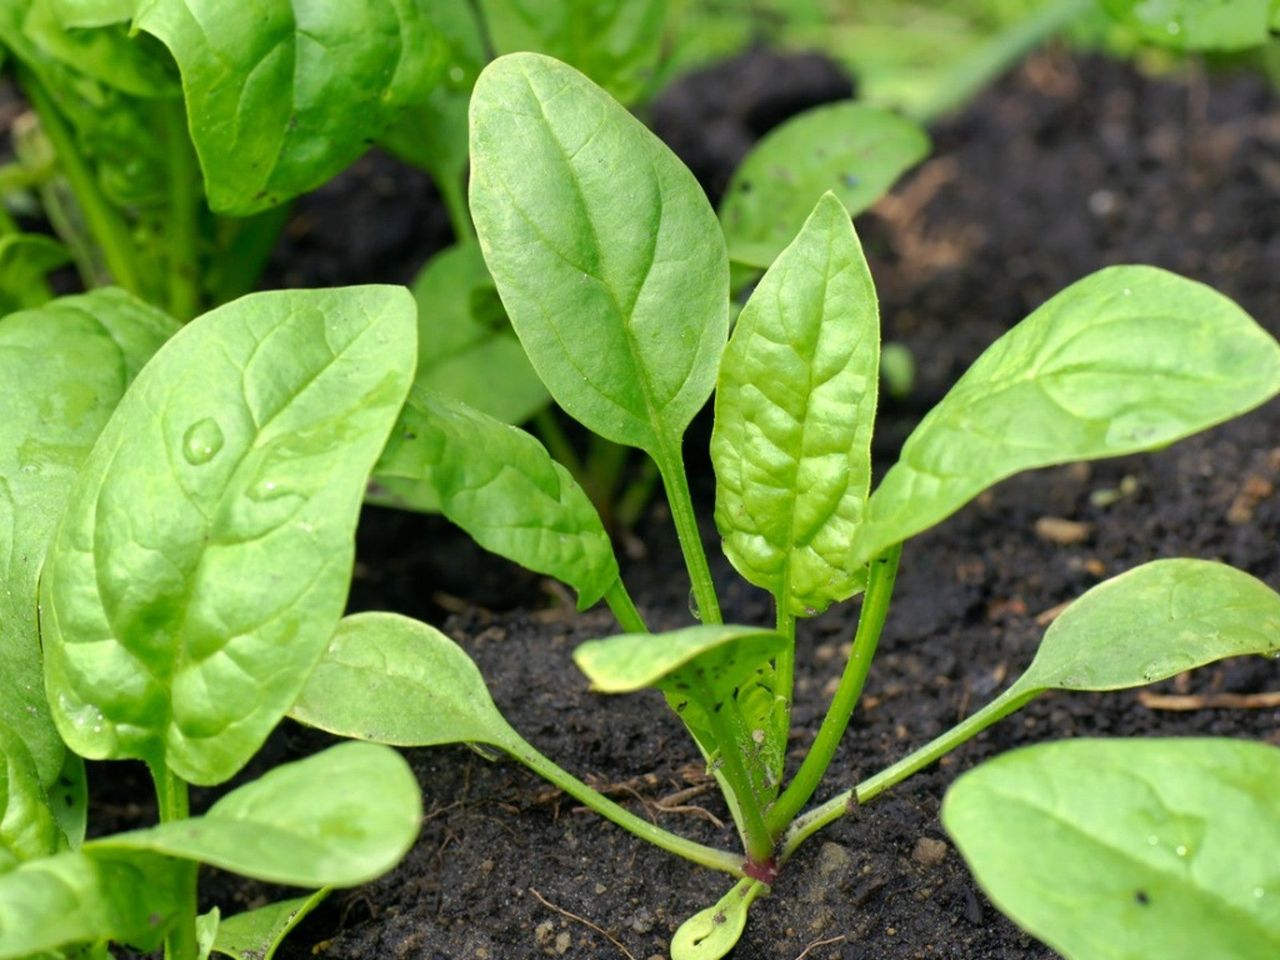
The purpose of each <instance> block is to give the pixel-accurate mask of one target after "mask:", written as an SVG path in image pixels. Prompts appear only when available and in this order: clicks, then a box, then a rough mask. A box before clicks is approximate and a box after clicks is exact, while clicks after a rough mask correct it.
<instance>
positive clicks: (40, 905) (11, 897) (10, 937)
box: [0, 851, 186, 960]
mask: <svg viewBox="0 0 1280 960" xmlns="http://www.w3.org/2000/svg"><path fill="white" fill-rule="evenodd" d="M185 869H186V867H185V866H184V865H181V864H180V863H179V862H178V861H175V860H170V859H168V858H167V857H155V856H137V855H133V854H128V853H125V854H119V855H110V854H105V853H104V854H103V855H100V856H91V855H89V854H86V853H83V852H70V851H68V852H66V853H60V854H57V855H56V856H52V857H44V858H42V859H40V860H31V861H28V862H27V863H24V864H22V865H21V866H19V867H16V868H14V869H13V870H10V871H9V872H8V873H4V874H0V958H3V960H28V958H30V957H31V955H32V954H40V953H41V952H42V951H46V950H56V949H58V948H59V947H68V946H73V945H76V944H87V943H95V942H99V941H106V940H115V941H118V942H121V943H127V944H129V945H131V946H134V947H137V948H138V949H140V950H142V951H150V950H154V949H156V948H157V947H159V946H160V942H161V941H162V940H163V939H164V935H165V932H166V931H167V929H168V927H169V923H170V922H171V920H172V918H173V917H174V916H175V915H176V914H177V913H178V911H179V910H181V909H182V907H183V891H184V890H185V889H186V885H185V884H184V883H183V882H182V877H183V873H182V871H183V870H185Z"/></svg>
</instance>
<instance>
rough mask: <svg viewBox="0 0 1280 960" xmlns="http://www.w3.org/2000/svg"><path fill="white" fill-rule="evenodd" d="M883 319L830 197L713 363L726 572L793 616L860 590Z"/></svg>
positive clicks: (715, 459)
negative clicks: (858, 536)
mask: <svg viewBox="0 0 1280 960" xmlns="http://www.w3.org/2000/svg"><path fill="white" fill-rule="evenodd" d="M879 352H880V317H879V310H878V307H877V302H876V293H875V286H874V284H873V283H872V281H871V273H870V271H869V270H868V269H867V263H866V260H865V258H864V257H863V255H862V247H861V245H860V244H859V243H858V238H857V236H856V235H855V234H854V232H853V226H852V224H851V223H850V222H849V214H848V212H847V211H846V210H845V208H844V206H843V205H842V204H841V203H840V201H839V200H837V199H836V197H835V196H834V195H832V194H827V195H825V196H824V197H823V198H822V200H821V201H819V203H818V206H817V207H816V208H815V209H814V211H813V214H812V215H811V216H810V217H809V219H808V221H807V222H806V223H805V225H804V228H803V229H802V230H801V232H800V235H799V236H798V237H797V238H796V240H795V242H794V243H793V244H792V245H791V246H789V247H788V248H787V249H786V250H785V251H783V253H782V255H781V256H780V257H779V258H778V259H777V260H776V261H775V262H774V264H773V266H772V267H770V269H769V271H768V272H767V273H766V274H765V275H764V279H762V280H761V281H760V284H759V286H757V287H756V289H755V292H754V293H753V294H752V295H751V299H750V300H749V301H748V302H747V305H746V307H745V308H743V311H742V314H741V315H740V316H739V317H738V323H737V325H736V326H735V327H734V331H733V336H732V337H731V338H730V339H729V347H728V349H727V350H726V351H725V355H724V359H723V360H722V361H721V363H720V382H719V384H718V386H717V388H716V417H715V428H714V431H713V432H712V434H711V460H712V463H713V464H714V465H715V471H716V526H717V527H718V528H719V530H720V535H721V537H723V538H724V549H725V553H726V554H727V555H728V557H729V559H730V560H731V561H732V562H733V565H734V567H736V568H737V570H738V572H739V573H741V574H742V575H743V576H744V577H746V578H747V580H749V581H751V582H752V583H754V584H755V585H756V586H758V587H763V588H764V589H766V590H768V591H769V592H770V593H772V594H773V595H774V596H775V597H777V598H778V599H779V603H781V604H782V605H784V606H785V607H786V608H787V609H789V610H790V612H791V613H792V614H794V615H800V616H806V615H807V616H812V615H813V614H815V613H819V612H821V611H822V610H825V609H826V608H827V606H828V605H829V604H830V603H832V602H833V601H837V600H844V599H847V598H848V597H850V596H852V595H853V594H854V593H855V592H856V591H857V590H858V589H859V588H860V586H861V584H862V583H863V582H865V576H864V574H865V570H864V568H860V567H857V566H855V565H854V564H853V562H852V560H853V534H854V531H855V530H856V529H857V525H858V522H859V521H860V520H861V519H862V513H863V510H864V508H865V505H866V501H867V496H868V494H869V493H870V486H871V430H872V425H873V423H874V421H875V409H876V390H877V385H878V377H879V374H878V357H879Z"/></svg>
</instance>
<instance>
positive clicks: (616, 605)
mask: <svg viewBox="0 0 1280 960" xmlns="http://www.w3.org/2000/svg"><path fill="white" fill-rule="evenodd" d="M604 602H605V603H607V604H608V605H609V610H610V611H611V612H612V613H613V617H614V619H615V620H617V621H618V626H620V627H622V630H623V632H624V633H648V632H649V628H648V626H646V625H645V622H644V617H643V616H641V615H640V611H639V610H637V609H636V605H635V601H633V600H632V599H631V594H629V593H628V592H627V586H626V584H624V583H623V582H622V578H621V577H618V579H617V580H615V581H614V582H613V586H611V587H610V588H609V590H608V592H607V593H605V595H604Z"/></svg>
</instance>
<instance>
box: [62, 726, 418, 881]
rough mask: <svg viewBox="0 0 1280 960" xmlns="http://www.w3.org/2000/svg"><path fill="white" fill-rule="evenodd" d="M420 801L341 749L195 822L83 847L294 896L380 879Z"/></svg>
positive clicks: (405, 768) (376, 766)
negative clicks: (174, 860)
mask: <svg viewBox="0 0 1280 960" xmlns="http://www.w3.org/2000/svg"><path fill="white" fill-rule="evenodd" d="M421 819H422V797H421V793H420V792H419V789H418V781H417V779H416V778H415V777H414V775H413V771H412V770H410V769H409V764H408V763H406V762H405V760H404V758H403V757H401V756H400V754H399V753H397V752H396V751H395V750H392V749H391V748H390V747H384V746H381V745H379V744H373V743H340V744H338V745H337V746H336V747H330V748H329V749H328V750H325V751H323V752H322V753H318V754H315V755H314V756H311V757H308V758H307V759H305V760H298V761H296V762H294V763H287V764H284V765H283V766H279V767H275V768H274V769H272V770H271V771H270V772H268V773H267V774H265V775H263V776H262V777H260V778H259V779H257V780H254V781H253V782H251V783H247V784H245V785H244V786H243V787H240V788H238V789H236V790H233V791H232V792H231V793H229V794H227V795H226V796H225V797H223V798H222V799H221V800H219V801H218V802H217V803H215V804H214V805H213V806H212V807H210V808H209V812H208V813H206V814H205V815H204V816H202V817H192V818H191V819H189V820H173V821H170V822H168V823H161V824H159V825H157V826H154V827H149V828H147V829H145V830H134V831H131V832H129V833H118V834H115V835H113V836H110V837H104V838H102V839H101V840H90V841H89V842H88V843H86V844H85V846H84V849H85V851H86V852H89V853H92V854H93V855H94V856H99V855H101V854H103V853H104V852H105V853H107V854H112V853H129V852H141V853H158V854H163V855H164V856H168V857H181V858H184V859H187V860H197V861H199V862H201V863H207V864H210V865H212V866H215V867H219V868H221V869H223V870H230V871H232V872H233V873H238V874H241V875H242V876H246V877H254V878H256V879H258V880H265V881H267V882H269V883H281V884H288V885H290V886H296V887H323V886H337V887H350V886H355V885H357V884H360V883H365V882H366V881H368V880H372V879H373V878H374V877H377V876H379V875H381V874H383V873H386V872H387V871H388V870H390V869H391V868H392V867H394V866H395V865H396V864H397V863H399V862H400V858H401V857H403V856H404V855H405V853H407V852H408V850H409V848H410V847H411V846H413V841H414V839H415V838H416V837H417V836H418V827H419V821H420V820H421Z"/></svg>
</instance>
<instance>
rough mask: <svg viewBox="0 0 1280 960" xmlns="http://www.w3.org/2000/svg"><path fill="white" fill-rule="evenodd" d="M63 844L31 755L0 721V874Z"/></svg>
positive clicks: (63, 841) (53, 851)
mask: <svg viewBox="0 0 1280 960" xmlns="http://www.w3.org/2000/svg"><path fill="white" fill-rule="evenodd" d="M65 845H66V839H65V838H64V837H63V835H62V831H61V830H60V829H59V828H58V821H57V818H55V817H54V815H53V811H52V810H50V809H49V798H48V796H47V795H46V794H45V792H44V787H43V785H42V784H41V783H40V776H39V772H38V771H37V770H36V764H35V761H34V760H33V759H32V758H31V754H30V753H29V752H28V751H27V748H26V747H25V746H24V745H23V743H22V741H21V740H19V739H18V735H17V734H16V733H14V732H13V731H12V730H10V729H9V728H8V727H7V726H5V725H4V724H2V723H0V874H3V873H5V872H7V871H9V870H12V869H13V868H14V867H16V866H17V865H18V864H20V863H23V862H24V861H27V860H36V859H39V858H40V857H47V856H49V855H51V854H53V853H56V852H57V851H58V850H59V849H60V848H61V847H64V846H65Z"/></svg>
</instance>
